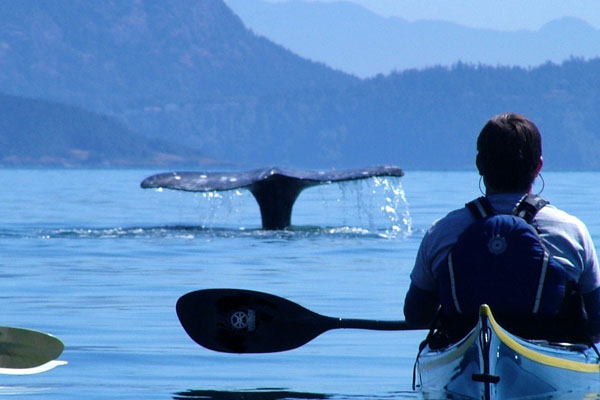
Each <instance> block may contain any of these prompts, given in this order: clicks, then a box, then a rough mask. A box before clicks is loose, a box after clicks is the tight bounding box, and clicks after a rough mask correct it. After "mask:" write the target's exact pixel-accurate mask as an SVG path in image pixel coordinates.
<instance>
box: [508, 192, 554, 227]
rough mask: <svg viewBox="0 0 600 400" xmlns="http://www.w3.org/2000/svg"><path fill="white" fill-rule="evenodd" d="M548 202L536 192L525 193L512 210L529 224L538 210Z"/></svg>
mask: <svg viewBox="0 0 600 400" xmlns="http://www.w3.org/2000/svg"><path fill="white" fill-rule="evenodd" d="M548 204H550V202H549V201H548V200H545V199H543V198H541V197H540V196H538V195H536V194H527V195H525V196H523V198H522V199H521V201H519V203H518V204H517V206H516V207H515V209H514V210H513V215H516V216H517V217H521V218H523V219H524V220H525V221H527V223H528V224H531V222H532V221H533V218H534V217H535V216H536V214H537V213H538V211H540V210H541V209H542V208H544V207H545V206H546V205H548Z"/></svg>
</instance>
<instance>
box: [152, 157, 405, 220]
mask: <svg viewBox="0 0 600 400" xmlns="http://www.w3.org/2000/svg"><path fill="white" fill-rule="evenodd" d="M403 175H404V172H403V171H402V170H401V169H400V168H398V167H394V166H377V167H369V168H360V169H352V170H344V171H336V170H331V171H306V170H292V169H279V168H265V169H257V170H253V171H246V172H166V173H162V174H157V175H152V176H149V177H147V178H146V179H144V180H143V181H142V183H141V187H142V188H144V189H150V188H155V189H156V188H165V189H175V190H185V191H189V192H211V191H223V190H233V189H248V190H249V191H250V192H251V193H252V195H253V196H254V198H255V199H256V201H257V203H258V206H259V207H260V215H261V218H262V227H263V229H269V230H274V229H284V228H286V227H288V226H290V225H291V218H292V208H293V206H294V202H295V201H296V199H297V198H298V195H299V194H300V192H302V190H304V189H306V188H308V187H311V186H316V185H322V184H328V183H333V182H342V181H352V180H357V179H367V178H371V177H374V176H396V177H401V176H403Z"/></svg>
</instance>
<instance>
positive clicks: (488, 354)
mask: <svg viewBox="0 0 600 400" xmlns="http://www.w3.org/2000/svg"><path fill="white" fill-rule="evenodd" d="M415 372H416V377H415V378H416V384H417V386H418V387H419V389H420V390H421V391H422V392H424V393H432V394H438V395H439V393H441V392H445V393H446V394H447V395H450V396H459V397H465V398H473V399H484V400H492V399H518V398H524V397H535V396H547V395H555V394H563V393H573V392H577V393H579V394H581V396H582V397H580V398H585V397H587V398H589V397H588V396H593V398H597V397H595V396H596V395H598V394H599V393H600V356H599V354H598V353H597V351H596V350H595V349H594V348H592V347H590V346H586V345H580V344H564V343H560V344H557V343H548V342H546V341H531V340H525V339H522V338H519V337H518V336H515V335H513V334H511V333H509V332H507V331H506V330H505V329H503V328H502V327H501V326H500V325H499V324H498V322H496V320H495V319H494V317H493V315H492V311H491V310H490V308H489V307H488V306H487V305H482V306H481V307H480V310H479V321H478V323H477V326H476V327H475V328H473V330H471V331H470V332H469V333H468V334H467V335H466V336H465V337H464V338H463V339H462V340H460V341H459V342H458V343H455V344H452V345H450V346H448V347H445V348H441V349H432V348H430V347H429V345H426V346H425V347H424V348H423V350H422V351H421V352H420V354H419V356H418V358H417V361H416V370H415Z"/></svg>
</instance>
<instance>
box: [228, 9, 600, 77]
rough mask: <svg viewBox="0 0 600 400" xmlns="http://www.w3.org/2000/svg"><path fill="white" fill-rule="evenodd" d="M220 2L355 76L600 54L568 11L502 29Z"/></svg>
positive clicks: (594, 39) (596, 36) (593, 32)
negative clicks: (532, 26) (535, 27)
mask: <svg viewBox="0 0 600 400" xmlns="http://www.w3.org/2000/svg"><path fill="white" fill-rule="evenodd" d="M226 3H227V4H228V5H229V6H230V7H231V8H232V9H233V10H234V11H235V12H236V13H237V14H238V15H239V16H240V18H241V19H242V20H243V22H244V24H245V25H246V26H247V27H248V28H250V29H252V30H253V31H254V32H256V33H257V34H259V35H262V36H265V37H267V38H269V39H270V40H272V41H274V42H275V43H279V44H281V45H283V46H284V47H286V48H288V49H290V50H291V51H293V52H294V53H296V54H299V55H301V56H303V57H306V58H308V59H311V60H315V61H320V62H324V63H325V64H327V65H329V66H331V67H332V68H336V69H339V70H342V71H346V72H348V73H352V74H355V75H357V76H361V77H367V76H373V75H376V74H378V73H384V74H387V73H389V72H391V71H394V70H404V69H408V68H423V67H426V66H435V65H446V66H450V65H452V64H455V63H456V62H458V61H462V62H466V63H473V64H485V65H507V66H510V65H518V66H536V65H539V64H542V63H544V62H546V61H553V62H557V63H560V62H562V61H564V60H566V59H568V58H570V57H571V56H576V57H598V56H600V45H599V44H600V30H597V29H594V28H593V27H591V26H590V25H589V24H587V23H586V22H584V21H581V20H578V19H574V18H564V19H561V20H557V21H553V22H550V23H548V24H546V25H545V26H543V27H542V28H541V29H540V30H539V31H525V30H520V31H515V32H501V31H494V30H485V29H474V28H467V27H463V26H459V25H456V24H453V23H448V22H443V21H416V22H409V21H406V20H404V19H402V18H397V17H391V18H386V17H381V16H379V15H377V14H374V13H372V12H370V11H369V10H366V9H364V8H362V7H360V6H358V5H356V4H353V3H349V2H343V1H340V2H333V3H324V2H308V1H303V0H296V1H288V2H280V3H270V2H266V1H263V0H226Z"/></svg>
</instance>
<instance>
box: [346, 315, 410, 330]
mask: <svg viewBox="0 0 600 400" xmlns="http://www.w3.org/2000/svg"><path fill="white" fill-rule="evenodd" d="M336 319H337V321H338V326H337V327H336V328H338V329H368V330H371V331H406V330H410V329H411V328H410V327H409V326H408V324H407V323H406V321H379V320H372V319H357V318H336Z"/></svg>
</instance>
